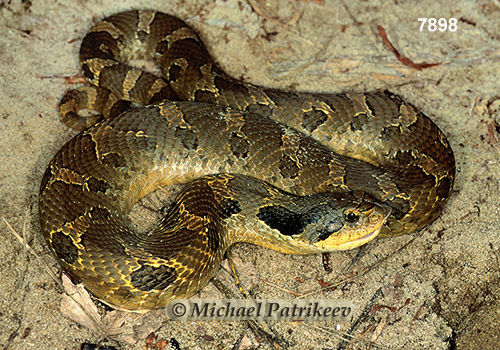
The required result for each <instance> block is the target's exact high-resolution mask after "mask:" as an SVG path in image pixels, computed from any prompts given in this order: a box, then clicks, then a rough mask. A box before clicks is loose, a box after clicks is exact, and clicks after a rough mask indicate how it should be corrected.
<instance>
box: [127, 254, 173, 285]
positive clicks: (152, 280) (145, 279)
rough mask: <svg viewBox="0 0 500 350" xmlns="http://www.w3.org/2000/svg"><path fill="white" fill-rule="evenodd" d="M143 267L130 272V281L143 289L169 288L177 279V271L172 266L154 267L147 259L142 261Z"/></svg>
mask: <svg viewBox="0 0 500 350" xmlns="http://www.w3.org/2000/svg"><path fill="white" fill-rule="evenodd" d="M140 264H141V267H140V268H139V269H138V270H135V271H134V272H132V273H131V274H130V282H131V283H132V285H133V286H134V287H136V288H137V289H139V290H142V291H149V290H152V289H156V290H162V289H165V288H167V287H168V286H169V285H171V284H172V283H173V282H174V281H175V280H176V279H177V272H176V271H175V269H174V268H173V267H170V266H165V265H162V266H159V267H154V266H150V265H148V264H147V262H146V261H142V262H140Z"/></svg>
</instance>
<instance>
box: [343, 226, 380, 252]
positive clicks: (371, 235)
mask: <svg viewBox="0 0 500 350" xmlns="http://www.w3.org/2000/svg"><path fill="white" fill-rule="evenodd" d="M381 228H382V226H380V227H379V228H378V229H376V230H374V231H372V232H370V233H369V234H367V235H365V236H363V237H360V238H358V239H355V240H354V241H350V242H346V243H342V244H340V245H339V247H338V250H349V249H354V248H357V247H359V246H362V245H364V244H366V243H368V242H370V241H371V240H372V239H374V238H375V237H377V236H378V234H379V233H380V229H381Z"/></svg>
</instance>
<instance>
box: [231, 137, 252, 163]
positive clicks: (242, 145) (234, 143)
mask: <svg viewBox="0 0 500 350" xmlns="http://www.w3.org/2000/svg"><path fill="white" fill-rule="evenodd" d="M229 147H230V148H231V152H232V153H233V154H234V155H235V157H237V158H246V157H247V155H248V149H249V147H250V142H248V140H247V139H246V138H245V137H244V136H242V135H238V134H237V133H235V132H233V133H232V134H231V138H230V139H229Z"/></svg>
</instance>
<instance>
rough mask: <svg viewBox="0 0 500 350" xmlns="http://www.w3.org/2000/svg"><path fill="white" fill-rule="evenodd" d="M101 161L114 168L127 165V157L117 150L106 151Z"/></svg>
mask: <svg viewBox="0 0 500 350" xmlns="http://www.w3.org/2000/svg"><path fill="white" fill-rule="evenodd" d="M101 162H102V163H103V164H106V165H110V166H112V167H113V168H121V167H124V166H126V165H127V162H126V161H125V158H124V157H123V156H122V155H121V154H119V153H116V152H110V153H106V154H104V155H103V156H102V158H101Z"/></svg>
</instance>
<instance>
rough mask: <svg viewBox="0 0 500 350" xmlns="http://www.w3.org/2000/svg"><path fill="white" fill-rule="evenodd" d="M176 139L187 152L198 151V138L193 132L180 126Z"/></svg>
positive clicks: (176, 129)
mask: <svg viewBox="0 0 500 350" xmlns="http://www.w3.org/2000/svg"><path fill="white" fill-rule="evenodd" d="M175 137H176V139H178V140H181V142H182V145H183V146H184V148H186V149H187V150H196V149H198V136H197V135H196V133H195V132H194V131H193V130H191V129H188V128H185V127H180V126H178V127H177V128H175Z"/></svg>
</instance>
